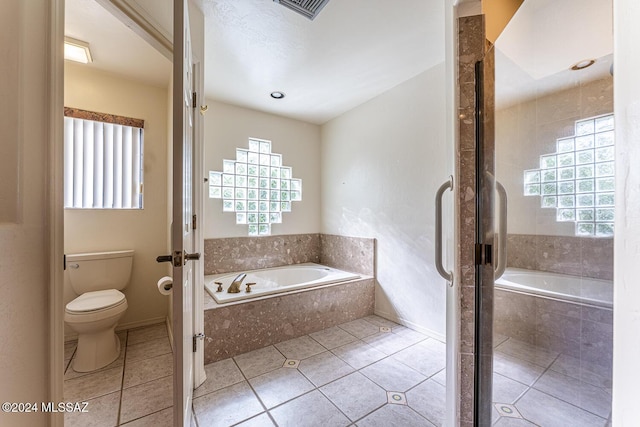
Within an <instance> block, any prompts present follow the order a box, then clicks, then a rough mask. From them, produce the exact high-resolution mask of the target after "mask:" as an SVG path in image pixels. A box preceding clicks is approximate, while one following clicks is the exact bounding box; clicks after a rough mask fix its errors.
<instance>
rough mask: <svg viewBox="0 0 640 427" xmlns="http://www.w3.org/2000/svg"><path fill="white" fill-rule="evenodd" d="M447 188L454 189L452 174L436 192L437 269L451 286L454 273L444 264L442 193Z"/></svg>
mask: <svg viewBox="0 0 640 427" xmlns="http://www.w3.org/2000/svg"><path fill="white" fill-rule="evenodd" d="M446 190H452V191H453V177H452V176H450V177H449V179H448V180H447V181H446V182H445V183H444V184H442V185H441V186H440V188H438V191H437V192H436V238H435V241H436V242H435V243H436V269H437V270H438V273H440V275H441V276H442V278H443V279H445V280H446V281H447V282H448V283H449V286H453V273H452V272H451V271H447V270H446V269H445V268H444V265H443V264H442V195H443V194H444V192H445V191H446Z"/></svg>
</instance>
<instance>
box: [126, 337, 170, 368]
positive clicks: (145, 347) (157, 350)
mask: <svg viewBox="0 0 640 427" xmlns="http://www.w3.org/2000/svg"><path fill="white" fill-rule="evenodd" d="M167 353H171V344H170V343H169V338H168V337H164V338H157V339H153V340H150V341H145V342H142V343H140V344H133V345H128V346H127V356H126V359H127V363H129V362H134V361H136V360H142V359H147V358H150V357H155V356H160V355H163V354H167Z"/></svg>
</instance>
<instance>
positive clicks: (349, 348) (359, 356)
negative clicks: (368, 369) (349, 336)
mask: <svg viewBox="0 0 640 427" xmlns="http://www.w3.org/2000/svg"><path fill="white" fill-rule="evenodd" d="M331 352H332V353H333V354H335V355H336V356H338V357H339V358H340V359H342V360H344V361H345V362H347V363H348V364H349V365H351V366H352V367H353V368H355V369H361V368H364V367H365V366H367V365H370V364H372V363H374V362H377V361H378V360H380V359H384V358H385V357H386V355H385V354H384V353H382V352H380V351H378V350H376V349H375V348H373V347H371V346H370V345H369V344H367V343H365V342H362V341H355V342H352V343H351V344H347V345H343V346H342V347H338V348H334V349H333V350H331Z"/></svg>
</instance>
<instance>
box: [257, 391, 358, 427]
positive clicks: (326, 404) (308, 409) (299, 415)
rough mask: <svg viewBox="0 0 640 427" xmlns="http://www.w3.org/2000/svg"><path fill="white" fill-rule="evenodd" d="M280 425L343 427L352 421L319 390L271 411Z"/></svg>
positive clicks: (287, 426)
mask: <svg viewBox="0 0 640 427" xmlns="http://www.w3.org/2000/svg"><path fill="white" fill-rule="evenodd" d="M269 412H270V413H271V416H272V417H273V419H274V420H276V423H277V424H278V426H279V427H314V426H316V427H322V426H331V427H341V426H348V425H349V424H351V421H349V419H348V418H347V417H345V416H344V414H343V413H342V412H340V410H338V409H337V408H336V407H335V406H334V405H333V404H332V403H331V402H330V401H329V399H327V398H326V397H324V396H323V395H322V393H320V392H319V391H318V390H314V391H312V392H311V393H307V394H305V395H303V396H300V397H298V398H296V399H294V400H292V401H290V402H287V403H285V404H284V405H281V406H278V407H277V408H275V409H272V410H271V411H269Z"/></svg>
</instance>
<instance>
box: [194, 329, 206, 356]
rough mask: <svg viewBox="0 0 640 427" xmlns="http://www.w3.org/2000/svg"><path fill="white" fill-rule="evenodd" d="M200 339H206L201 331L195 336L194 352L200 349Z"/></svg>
mask: <svg viewBox="0 0 640 427" xmlns="http://www.w3.org/2000/svg"><path fill="white" fill-rule="evenodd" d="M198 339H204V334H203V333H202V332H200V333H199V334H195V335H194V336H193V352H194V353H195V352H196V351H198Z"/></svg>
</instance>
